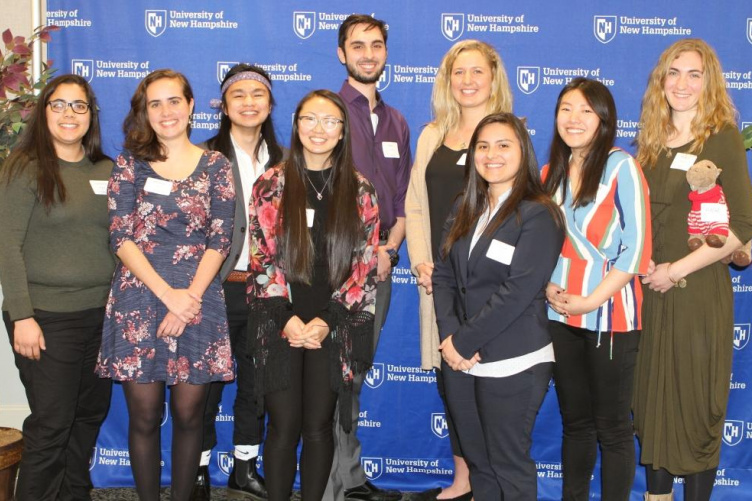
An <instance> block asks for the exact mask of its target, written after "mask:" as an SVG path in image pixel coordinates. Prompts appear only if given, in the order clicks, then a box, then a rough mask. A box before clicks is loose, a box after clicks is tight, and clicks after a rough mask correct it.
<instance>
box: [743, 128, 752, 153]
mask: <svg viewBox="0 0 752 501" xmlns="http://www.w3.org/2000/svg"><path fill="white" fill-rule="evenodd" d="M742 140H743V141H744V147H745V148H746V149H750V148H752V125H748V126H746V127H745V128H744V129H742Z"/></svg>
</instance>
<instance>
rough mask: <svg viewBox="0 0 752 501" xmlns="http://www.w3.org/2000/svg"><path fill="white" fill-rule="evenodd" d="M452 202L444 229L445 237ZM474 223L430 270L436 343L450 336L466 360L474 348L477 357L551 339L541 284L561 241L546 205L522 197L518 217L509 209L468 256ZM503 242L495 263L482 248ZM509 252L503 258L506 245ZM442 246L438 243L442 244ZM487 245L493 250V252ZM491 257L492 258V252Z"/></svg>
mask: <svg viewBox="0 0 752 501" xmlns="http://www.w3.org/2000/svg"><path fill="white" fill-rule="evenodd" d="M456 211H457V206H455V208H454V210H453V211H452V214H451V215H450V216H449V219H448V220H447V223H446V225H445V227H444V236H443V238H442V241H443V240H445V239H446V235H447V234H448V232H449V228H450V227H451V224H452V222H453V221H454V218H455V216H456ZM473 233H474V228H473V230H472V231H471V232H470V234H468V235H467V236H465V237H464V238H462V239H460V240H458V241H456V242H455V243H454V245H453V246H452V249H451V251H450V254H449V256H448V258H447V259H446V260H438V261H437V262H436V263H435V269H434V272H433V277H432V279H433V294H434V307H435V308H436V319H437V322H438V325H439V336H440V337H441V340H442V341H443V340H444V339H446V338H447V337H448V336H449V335H453V337H452V342H453V344H454V347H455V348H456V349H457V351H458V352H459V353H460V355H462V357H464V358H466V359H470V358H472V357H473V355H474V354H475V353H476V352H480V357H481V363H488V362H496V361H498V360H504V359H508V358H512V357H518V356H520V355H524V354H526V353H531V352H534V351H536V350H538V349H540V348H543V347H544V346H546V345H547V344H548V343H550V341H551V340H550V337H549V334H548V328H547V324H548V318H547V314H546V295H545V289H546V285H547V284H548V280H549V279H550V278H551V274H552V273H553V271H554V267H555V266H556V262H557V260H558V258H559V254H560V252H561V247H562V244H563V243H564V228H563V227H560V226H557V224H556V221H555V219H554V216H552V215H551V213H550V212H549V211H548V209H547V208H546V207H544V206H543V205H541V204H539V203H537V202H529V201H523V202H522V203H521V204H520V207H519V219H518V217H517V215H516V214H514V213H513V214H512V216H510V217H509V218H507V220H506V221H504V222H503V223H502V224H501V226H499V228H497V229H496V231H495V232H494V234H493V236H492V238H488V237H486V236H481V237H480V238H479V239H478V242H477V243H476V244H475V247H474V248H473V251H472V253H471V254H470V255H469V258H468V254H469V249H470V242H471V240H472V237H473ZM494 240H496V241H498V242H496V243H495V244H493V247H494V249H498V248H505V249H506V254H505V253H504V252H502V253H501V255H502V257H501V260H502V261H507V262H508V264H505V263H503V262H499V260H495V259H492V258H491V257H489V248H491V247H492V242H493V241H494ZM505 244H506V245H507V246H512V247H514V251H513V253H512V254H511V259H508V258H509V247H505ZM442 245H443V243H442ZM494 249H492V251H493V250H494ZM491 255H494V256H496V257H497V259H498V257H499V255H500V254H499V253H496V254H494V253H493V252H491Z"/></svg>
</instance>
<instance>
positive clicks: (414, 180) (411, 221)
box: [405, 124, 451, 370]
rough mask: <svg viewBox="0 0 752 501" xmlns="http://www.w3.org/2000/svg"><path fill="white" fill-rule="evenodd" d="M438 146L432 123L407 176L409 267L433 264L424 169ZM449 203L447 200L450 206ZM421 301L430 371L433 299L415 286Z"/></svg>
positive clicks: (436, 356) (434, 349) (434, 363)
mask: <svg viewBox="0 0 752 501" xmlns="http://www.w3.org/2000/svg"><path fill="white" fill-rule="evenodd" d="M440 145H441V136H440V135H439V131H438V129H437V127H436V126H435V125H434V124H428V125H427V126H426V128H425V129H423V132H422V133H421V134H420V137H419V138H418V146H417V149H416V152H415V163H413V168H412V171H411V173H410V184H409V186H408V188H407V198H406V199H405V223H406V231H407V252H408V254H409V256H410V266H412V271H413V273H414V274H415V275H417V271H416V269H415V267H416V266H417V265H419V264H422V263H432V262H433V258H432V256H431V220H430V218H429V216H428V192H427V191H426V166H427V165H428V162H429V161H430V160H431V157H432V156H433V154H434V152H435V151H436V150H437V149H438V147H439V146H440ZM450 202H451V201H449V200H448V201H447V203H450ZM418 296H419V298H420V367H421V369H424V370H431V369H433V368H434V367H440V366H441V355H440V353H439V328H438V327H437V325H436V312H435V311H434V309H433V296H429V295H428V294H426V290H425V289H424V288H423V287H420V286H419V287H418Z"/></svg>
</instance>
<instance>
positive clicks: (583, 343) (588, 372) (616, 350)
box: [549, 321, 640, 501]
mask: <svg viewBox="0 0 752 501" xmlns="http://www.w3.org/2000/svg"><path fill="white" fill-rule="evenodd" d="M549 330H550V332H551V337H552V339H553V343H554V352H555V354H556V364H554V381H555V382H556V395H557V397H558V399H559V408H560V409H561V417H562V421H563V424H564V440H563V443H562V448H561V456H562V470H563V474H564V486H563V491H562V499H563V501H579V500H583V501H584V500H587V499H589V493H590V478H591V476H592V473H593V468H594V467H595V460H596V455H597V448H598V443H599V442H600V446H601V499H603V501H626V500H628V499H629V494H630V492H631V490H632V482H633V481H634V473H635V447H634V430H633V427H632V418H631V409H630V406H631V403H632V387H633V380H634V368H635V360H636V358H637V347H638V345H639V342H640V332H639V331H631V332H623V333H615V334H614V335H613V346H611V335H610V333H606V332H604V333H602V334H601V345H600V346H597V345H598V333H597V332H594V331H590V330H587V329H579V328H577V327H570V326H568V325H565V324H563V323H561V322H555V321H551V322H549Z"/></svg>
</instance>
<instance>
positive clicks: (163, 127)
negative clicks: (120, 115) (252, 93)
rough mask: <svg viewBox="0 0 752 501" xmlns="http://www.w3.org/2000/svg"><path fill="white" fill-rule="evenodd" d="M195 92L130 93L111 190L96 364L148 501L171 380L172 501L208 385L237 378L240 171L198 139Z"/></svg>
mask: <svg viewBox="0 0 752 501" xmlns="http://www.w3.org/2000/svg"><path fill="white" fill-rule="evenodd" d="M192 113H193V91H192V90H191V86H190V84H189V83H188V80H187V79H186V78H185V75H183V74H181V73H178V72H176V71H173V70H168V69H163V70H156V71H154V72H152V73H150V74H149V75H148V76H147V77H146V78H144V79H143V80H142V81H141V83H140V84H139V85H138V87H137V88H136V92H135V93H134V94H133V97H132V98H131V109H130V112H129V113H128V115H127V117H126V118H125V122H124V123H123V130H124V132H125V149H124V150H123V152H122V153H121V154H120V155H119V156H118V158H117V162H116V165H115V167H114V169H113V173H112V178H111V179H110V184H109V187H108V194H109V210H110V245H111V247H112V249H113V250H114V251H115V252H116V253H117V256H118V257H119V258H120V261H121V262H120V263H119V264H118V266H117V268H116V270H115V275H114V277H113V278H112V288H111V292H110V297H109V300H108V302H107V312H106V316H105V323H104V332H103V335H102V348H101V351H100V354H99V362H98V364H97V371H98V372H99V374H100V375H101V376H102V377H110V378H112V379H115V380H118V381H121V382H122V384H123V391H124V393H125V400H126V403H127V405H128V419H129V421H128V450H129V453H130V463H131V470H132V471H133V478H134V479H135V481H136V491H137V492H138V496H139V499H140V500H141V501H157V500H158V499H159V487H160V440H159V438H160V433H159V428H160V422H161V417H162V409H163V407H164V406H163V404H164V400H165V387H167V386H169V387H170V415H171V416H172V471H171V481H172V490H171V499H172V500H173V501H179V500H180V501H183V500H187V499H189V497H190V494H191V490H192V487H193V483H194V479H195V476H196V471H197V470H198V466H199V456H200V453H201V441H202V435H203V434H202V424H203V412H204V407H205V403H206V396H207V392H208V390H209V383H211V382H213V381H229V380H231V379H232V378H233V377H234V374H233V361H232V355H231V351H230V340H229V335H228V323H227V313H226V310H225V299H224V294H223V292H222V283H221V282H220V278H219V274H218V272H219V268H220V266H221V265H222V262H223V261H224V260H225V258H226V257H227V254H228V253H229V250H230V243H231V242H230V239H231V236H232V229H233V216H234V213H235V190H234V188H233V178H232V167H231V164H230V162H229V161H228V160H227V158H225V157H224V156H223V155H222V154H221V153H218V152H216V151H204V150H202V149H201V148H199V147H198V146H196V145H194V144H192V143H191V142H190V139H189V135H190V116H191V114H192Z"/></svg>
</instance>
